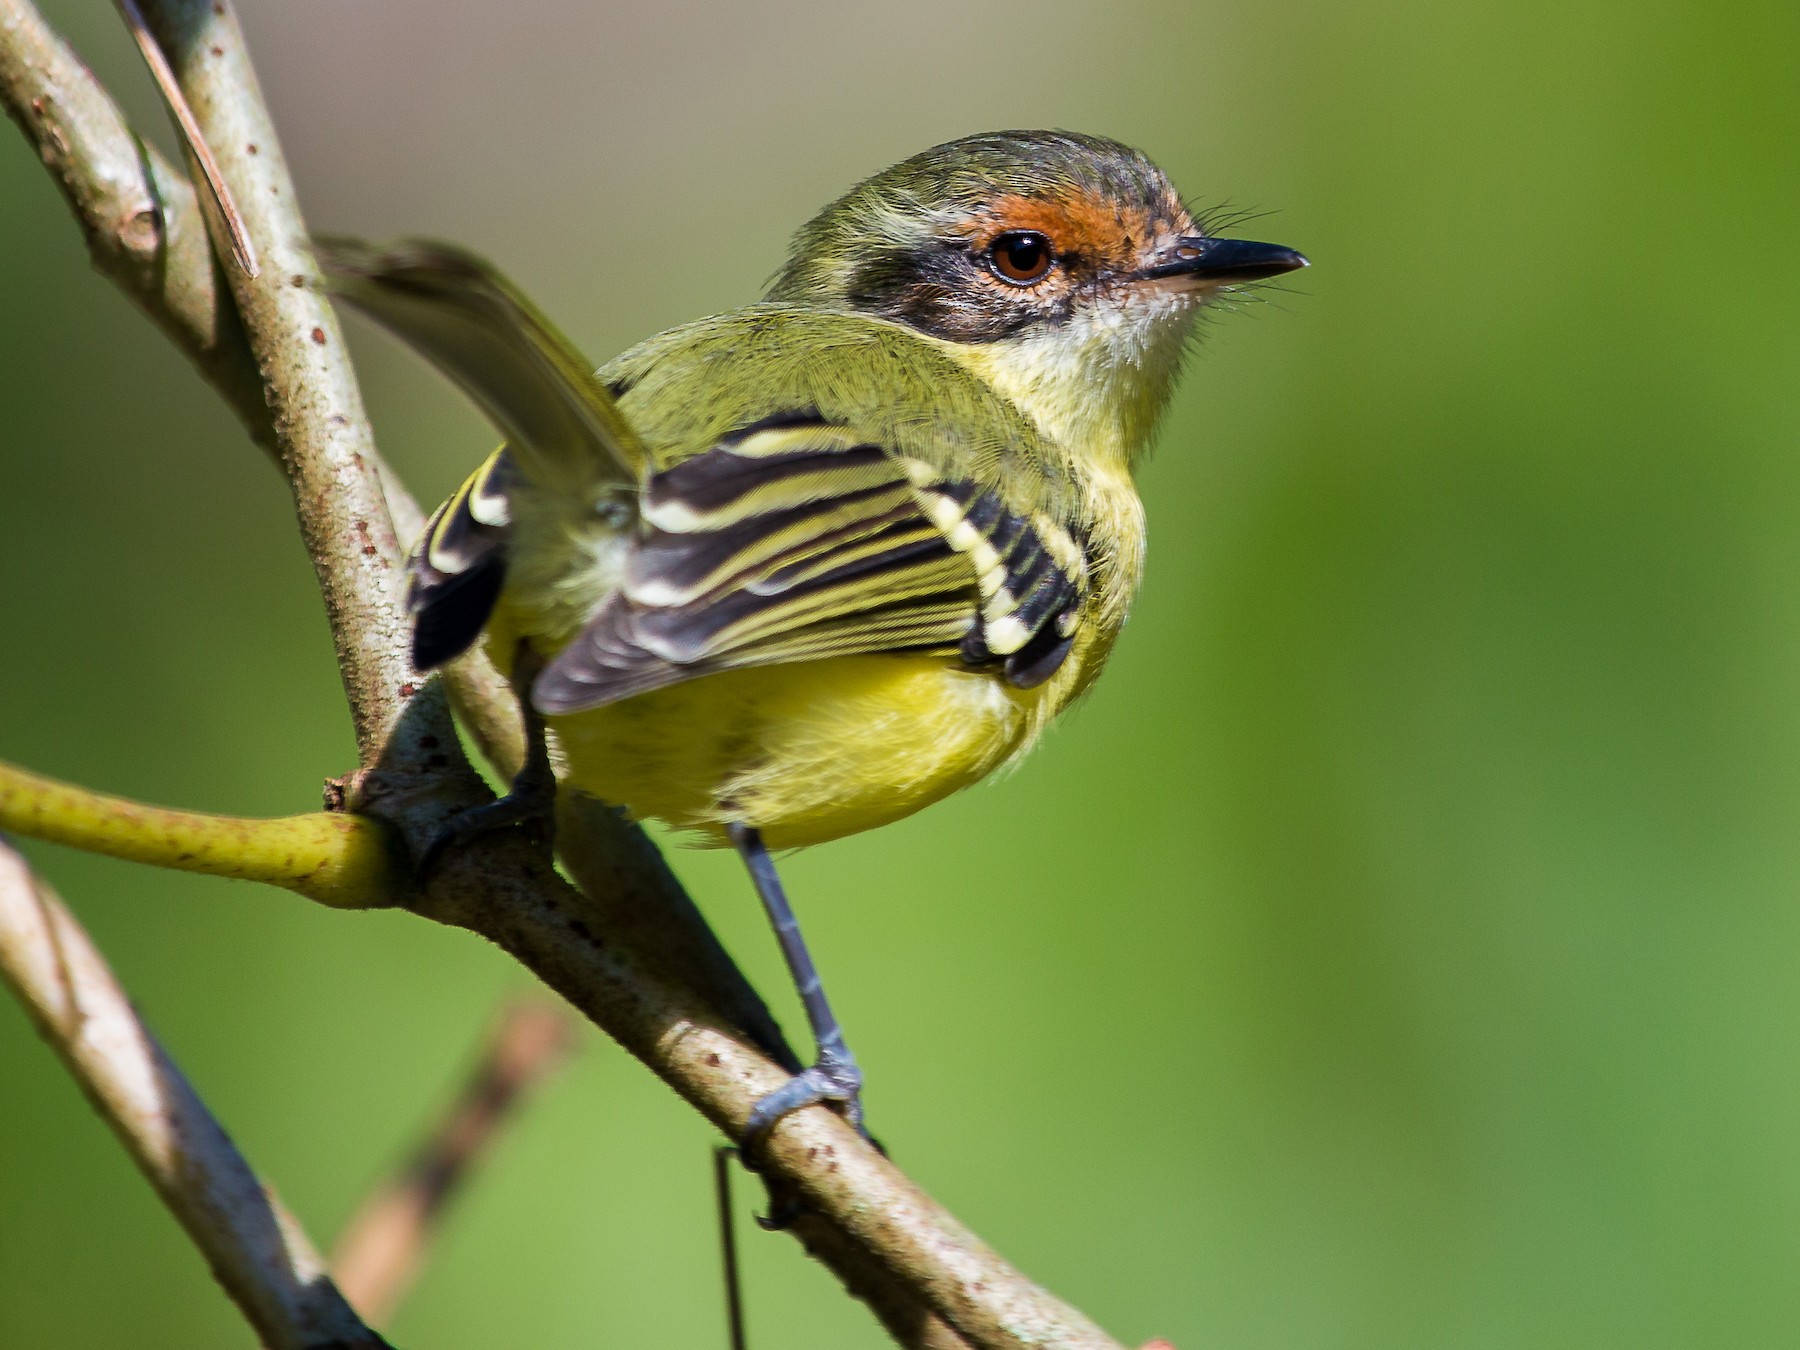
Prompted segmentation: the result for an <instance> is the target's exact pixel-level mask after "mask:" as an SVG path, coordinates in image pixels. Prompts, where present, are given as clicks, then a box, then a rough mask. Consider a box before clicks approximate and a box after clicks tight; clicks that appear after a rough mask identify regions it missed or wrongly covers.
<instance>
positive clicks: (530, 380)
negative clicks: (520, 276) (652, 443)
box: [314, 238, 646, 492]
mask: <svg viewBox="0 0 1800 1350" xmlns="http://www.w3.org/2000/svg"><path fill="white" fill-rule="evenodd" d="M314 251H315V253H316V254H317V256H318V260H319V265H320V267H321V268H322V269H323V270H324V272H325V276H326V280H327V282H328V283H329V285H330V286H331V289H332V290H333V292H334V293H336V294H337V295H339V296H341V297H342V298H343V299H345V300H347V301H349V302H350V303H351V304H353V305H355V306H356V307H357V308H358V309H360V310H362V311H363V312H364V313H366V314H368V315H369V316H370V317H371V318H373V319H375V320H376V321H377V322H379V323H381V324H382V325H383V326H384V327H386V328H388V329H390V330H392V331H393V332H394V333H395V334H396V335H397V336H399V337H400V338H402V339H404V340H405V341H406V343H407V344H408V345H409V346H411V347H412V348H413V349H414V350H415V351H417V352H418V353H419V354H420V355H421V356H424V357H425V358H426V359H427V360H429V361H430V362H431V363H432V364H433V365H435V366H437V367H438V369H439V370H441V371H443V373H444V374H445V375H447V376H448V377H449V378H450V379H451V380H452V381H453V382H454V383H455V384H456V385H457V387H458V388H460V389H462V390H463V392H465V393H466V394H468V395H469V396H470V398H472V399H473V400H474V401H475V403H476V404H477V405H478V406H479V407H480V408H481V410H482V411H483V412H484V413H486V414H487V416H488V418H489V420H490V421H492V422H493V423H494V425H495V426H497V427H499V428H500V430H501V432H502V433H503V434H504V435H505V437H506V439H507V442H508V444H509V445H511V446H512V447H513V448H514V450H515V452H516V453H518V454H520V455H522V456H524V457H525V458H526V459H527V460H528V464H527V466H526V467H527V468H528V470H529V472H530V476H531V478H532V479H533V481H537V482H544V483H548V484H555V485H557V486H558V487H561V488H564V489H566V490H568V491H571V492H588V491H592V490H593V489H594V488H596V487H598V486H601V485H603V484H606V483H624V484H633V483H635V482H636V481H637V477H638V473H639V471H640V468H641V466H642V465H643V464H644V463H645V459H646V456H645V451H644V446H643V442H642V441H641V440H640V439H639V437H638V434H637V432H636V431H635V430H633V428H632V426H631V424H630V423H629V422H627V421H626V420H625V417H624V415H623V414H622V413H620V411H619V407H618V403H617V401H616V400H615V399H614V398H613V396H612V394H611V392H610V391H609V390H608V389H607V387H606V385H605V384H604V383H603V382H602V381H601V380H600V379H599V378H597V377H596V376H595V375H594V374H593V367H592V366H591V365H590V364H589V362H588V361H587V360H586V358H584V357H583V356H582V355H581V353H580V352H579V351H577V350H576V349H575V347H574V346H573V345H572V344H571V343H570V342H569V340H568V339H567V338H565V337H564V336H563V335H562V334H561V333H560V332H558V331H557V330H556V328H555V326H554V325H552V324H551V323H550V321H549V320H548V319H546V318H545V317H544V316H543V315H542V314H540V313H539V312H538V311H537V309H536V307H535V306H533V305H532V303H531V302H530V301H529V300H527V299H526V298H525V297H524V295H523V294H521V293H520V292H519V290H518V288H517V287H515V286H514V285H513V284H512V283H511V282H509V281H508V280H507V279H506V278H505V277H504V276H502V275H501V274H500V273H499V272H498V271H497V270H495V269H494V268H493V267H492V266H491V265H490V264H488V263H487V262H485V261H484V260H482V259H481V258H478V257H476V256H475V255H474V254H472V253H467V252H464V251H463V250H462V249H459V248H456V247H454V246H452V245H449V244H440V243H434V242H431V241H428V240H419V239H409V240H402V241H400V242H399V243H395V244H390V245H386V246H376V245H372V244H366V243H363V242H361V241H359V240H355V239H341V238H334V239H318V240H315V241H314Z"/></svg>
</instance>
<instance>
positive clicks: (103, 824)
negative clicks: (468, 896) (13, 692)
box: [0, 762, 405, 909]
mask: <svg viewBox="0 0 1800 1350" xmlns="http://www.w3.org/2000/svg"><path fill="white" fill-rule="evenodd" d="M0 830H7V831H11V832H12V833H14V834H20V835H23V836H25V837H26V838H29V839H42V840H44V841H45V842H46V843H51V844H65V845H67V846H68V847H70V848H78V849H83V850H85V851H86V852H89V853H100V854H104V855H105V856H106V857H109V858H123V859H124V860H125V861H127V862H139V863H147V864H149V865H150V866H151V867H170V868H174V869H176V870H177V871H182V872H200V873H203V874H204V875H206V876H212V877H234V878H237V879H238V880H241V881H261V882H265V883H267V884H268V885H271V886H280V887H281V888H282V889H284V890H289V891H295V892H297V893H298V894H300V895H304V896H306V897H307V898H308V899H309V900H316V901H318V902H319V903H320V904H322V905H330V906H331V907H332V908H334V909H376V908H380V907H382V906H385V905H393V904H397V903H399V902H400V900H402V899H403V898H404V895H405V887H404V886H403V884H402V873H401V871H400V869H399V868H398V867H397V866H396V864H395V861H394V857H393V853H392V850H391V848H390V845H389V840H388V832H387V830H386V828H385V827H383V826H382V825H380V824H379V823H377V822H376V821H374V820H371V819H369V818H368V817H366V816H353V815H340V814H336V813H333V812H326V811H316V812H312V813H310V814H308V815H302V816H281V817H277V818H275V819H272V820H259V819H254V818H250V817H245V816H214V815H207V814H205V813H204V812H199V811H173V810H169V809H168V808H166V807H160V806H146V805H144V804H143V803H142V802H134V801H129V800H127V799H126V798H124V797H111V796H107V795H106V794H105V793H100V792H90V791H89V790H88V789H86V788H81V787H76V786H75V785H74V784H72V783H63V782H59V781H57V780H56V779H54V778H45V777H42V776H40V775H38V774H34V773H28V772H27V771H25V770H24V769H21V768H18V767H17V766H15V765H11V764H7V763H4V762H0Z"/></svg>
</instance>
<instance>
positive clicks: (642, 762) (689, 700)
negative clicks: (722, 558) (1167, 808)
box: [496, 653, 1048, 849]
mask: <svg viewBox="0 0 1800 1350" xmlns="http://www.w3.org/2000/svg"><path fill="white" fill-rule="evenodd" d="M496 655H498V653H496ZM1045 694H1046V690H1045V689H1042V688H1040V689H1034V690H1019V689H1014V688H1011V687H1010V686H1008V685H1007V684H1006V683H1005V682H1004V681H1003V680H1001V679H999V678H997V677H996V676H995V675H994V674H991V673H986V672H980V671H972V670H969V669H967V668H965V667H963V666H961V665H960V663H958V662H956V661H955V660H953V659H949V658H943V657H930V656H903V655H892V656H889V655H880V656H843V657H834V658H831V659H829V660H823V661H809V662H800V663H795V664H788V665H779V666H770V667H765V668H761V669H748V670H735V671H727V672H724V673H722V674H718V675H708V676H704V677H702V678H700V679H696V680H689V681H686V682H684V683H682V684H678V685H674V686H671V687H670V688H667V689H659V690H656V691H655V692H652V693H648V694H640V695H638V696H637V697H635V698H631V699H627V700H625V701H624V702H622V703H617V704H613V705H611V706H609V707H605V708H595V709H593V710H591V711H588V712H582V713H575V714H572V715H570V716H567V717H556V718H552V719H550V726H551V729H552V731H553V732H554V733H555V736H556V740H557V742H558V744H559V746H560V748H561V752H562V755H563V759H564V768H563V771H562V778H563V780H564V781H565V782H567V783H569V784H570V785H572V786H574V787H576V788H579V789H580V790H581V791H583V792H587V793H589V794H591V795H593V796H595V797H599V798H600V799H601V800H603V801H607V802H611V803H613V804H615V805H619V806H623V807H625V808H626V809H627V810H629V811H630V812H631V813H632V814H633V815H634V816H637V817H639V818H640V819H651V820H660V821H663V822H664V823H666V824H668V825H672V826H674V827H675V828H676V829H679V830H685V831H691V832H692V833H693V835H694V836H695V837H694V840H693V842H695V843H697V844H700V845H701V846H713V847H716V846H718V845H720V844H723V843H725V842H727V841H726V836H725V826H726V825H727V824H730V823H732V822H734V821H736V822H742V823H744V824H748V825H753V826H755V827H756V828H758V829H760V830H761V831H762V832H763V836H764V839H765V840H766V841H767V842H768V844H769V846H770V847H771V848H778V849H779V848H795V847H799V846H802V845H806V844H818V843H823V842H825V841H826V840H829V839H837V838H840V837H842V836H843V835H846V834H854V833H856V832H857V831H859V830H866V829H871V828H873V827H874V826H877V825H885V824H887V823H888V822H889V821H893V820H898V819H900V818H901V817H902V816H908V815H911V814H912V813H913V812H914V811H917V810H918V809H919V808H920V807H923V806H929V805H930V804H931V803H932V802H935V801H939V800H941V799H942V798H944V797H947V796H949V795H950V794H951V793H952V792H955V791H957V790H958V789H960V788H964V787H967V786H968V785H969V784H971V783H973V782H975V781H976V780H978V779H980V778H981V777H983V776H984V775H986V774H987V773H989V772H991V771H992V770H993V769H994V768H996V767H997V766H999V765H1000V764H1001V763H1002V762H1004V761H1005V760H1006V759H1007V758H1008V757H1010V756H1011V755H1013V754H1014V753H1015V752H1017V751H1020V750H1022V749H1024V748H1025V747H1026V745H1027V744H1028V743H1029V741H1030V740H1031V739H1032V738H1034V737H1035V735H1036V732H1037V729H1038V728H1039V726H1041V724H1042V721H1043V720H1045V719H1044V717H1043V716H1042V714H1044V713H1046V712H1048V709H1047V708H1043V707H1040V703H1041V700H1042V699H1043V697H1044V696H1045Z"/></svg>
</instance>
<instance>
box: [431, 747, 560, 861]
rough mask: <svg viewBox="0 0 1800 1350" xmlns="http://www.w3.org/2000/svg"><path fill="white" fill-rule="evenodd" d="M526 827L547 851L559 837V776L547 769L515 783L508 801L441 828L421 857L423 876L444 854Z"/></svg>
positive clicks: (454, 818)
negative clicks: (490, 835)
mask: <svg viewBox="0 0 1800 1350" xmlns="http://www.w3.org/2000/svg"><path fill="white" fill-rule="evenodd" d="M515 827H525V828H527V829H529V830H531V832H532V833H533V834H534V835H535V836H537V837H540V838H541V839H542V840H543V841H544V844H545V846H546V847H549V845H550V844H551V843H552V842H553V841H554V839H555V835H556V775H555V774H553V773H551V772H549V771H548V769H546V770H545V771H544V772H542V773H534V772H531V771H530V770H527V771H526V772H524V773H521V774H520V775H519V776H518V777H517V778H515V779H513V785H512V788H511V789H510V790H509V791H508V792H507V794H506V795H505V796H504V797H499V798H496V799H495V800H494V801H491V802H487V803H484V804H483V805H481V806H471V807H470V808H469V809H468V810H466V811H459V812H457V813H456V814H455V815H454V816H451V817H450V819H449V820H447V821H445V822H444V823H443V824H442V825H440V826H438V827H437V829H436V831H434V832H433V834H432V836H431V838H430V839H429V840H428V841H427V842H426V844H425V851H424V852H423V853H422V854H421V855H420V856H419V875H420V876H421V877H426V876H429V875H430V874H431V871H432V869H433V868H435V867H436V866H437V865H438V863H439V862H441V861H443V857H444V854H445V853H446V852H447V851H448V850H450V849H451V848H454V847H456V846H457V845H459V844H466V843H468V842H469V841H470V840H471V839H475V838H478V837H480V836H481V835H484V834H488V833H491V832H492V831H494V830H504V829H511V828H515Z"/></svg>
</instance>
